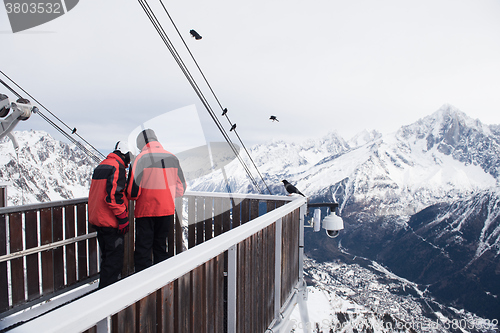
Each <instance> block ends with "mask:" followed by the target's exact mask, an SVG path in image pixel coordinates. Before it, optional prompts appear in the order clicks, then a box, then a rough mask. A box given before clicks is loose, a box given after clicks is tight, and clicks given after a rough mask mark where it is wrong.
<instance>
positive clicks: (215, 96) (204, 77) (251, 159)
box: [159, 0, 272, 194]
mask: <svg viewBox="0 0 500 333" xmlns="http://www.w3.org/2000/svg"><path fill="white" fill-rule="evenodd" d="M159 2H160V4H161V5H162V7H163V10H164V11H165V13H166V14H167V16H168V18H169V19H170V22H171V23H172V25H173V26H174V28H175V30H176V31H177V34H178V35H179V37H180V39H181V40H182V43H183V44H184V46H185V47H186V49H187V51H188V53H189V55H190V56H191V59H193V62H194V63H195V65H196V67H197V68H198V71H199V72H200V74H201V76H202V77H203V79H204V80H205V83H206V84H207V86H208V88H209V89H210V91H211V92H212V95H213V96H214V98H215V100H216V101H217V103H218V104H219V107H220V109H221V110H222V111H225V110H224V107H223V106H222V104H221V102H220V101H219V98H217V95H216V94H215V92H214V90H213V89H212V86H211V85H210V83H209V82H208V80H207V78H206V76H205V74H204V73H203V71H202V70H201V68H200V66H199V65H198V62H197V61H196V59H195V58H194V55H193V53H192V52H191V50H190V49H189V47H188V45H187V44H186V41H185V40H184V38H183V37H182V34H181V33H180V31H179V29H177V25H176V24H175V22H174V20H173V19H172V16H170V13H169V12H168V10H167V8H166V7H165V5H164V4H163V1H162V0H159ZM223 115H224V116H225V117H226V119H227V121H228V122H229V126H230V127H231V128H232V127H233V123H232V122H231V120H230V119H229V116H228V115H227V110H226V112H223ZM233 131H234V133H235V134H236V137H237V138H238V140H239V142H240V143H241V146H242V147H243V149H244V150H245V152H246V153H247V155H248V157H249V158H250V161H251V162H252V164H253V166H254V167H255V170H257V173H258V174H259V176H260V179H261V180H262V182H263V183H264V185H265V186H266V188H267V190H268V191H269V194H272V193H271V190H270V189H269V186H267V184H266V181H265V180H264V178H263V177H262V174H261V173H260V171H259V168H257V165H255V162H254V160H253V158H252V156H251V155H250V153H249V152H248V149H247V148H246V146H245V144H244V143H243V140H241V138H240V136H239V134H238V132H237V131H236V128H234V130H233Z"/></svg>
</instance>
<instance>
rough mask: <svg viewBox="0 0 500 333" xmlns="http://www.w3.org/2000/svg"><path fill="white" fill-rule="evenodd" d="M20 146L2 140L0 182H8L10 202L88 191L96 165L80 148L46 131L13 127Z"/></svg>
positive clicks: (80, 194) (72, 195) (51, 198)
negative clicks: (16, 147) (17, 148)
mask: <svg viewBox="0 0 500 333" xmlns="http://www.w3.org/2000/svg"><path fill="white" fill-rule="evenodd" d="M13 134H14V136H15V137H16V139H17V141H18V143H19V150H18V151H17V153H16V151H15V150H14V146H13V144H12V142H11V141H10V139H9V138H7V137H4V138H3V139H2V140H0V182H2V183H4V184H7V200H8V201H7V205H8V206H16V205H22V204H30V203H37V202H46V201H55V200H62V199H71V198H80V197H86V196H87V195H88V189H89V186H90V180H91V176H92V171H93V169H94V167H95V166H96V165H95V164H94V163H93V161H92V160H91V159H89V158H88V157H87V155H85V154H84V153H83V152H82V150H81V149H79V148H76V147H75V146H74V145H69V144H66V143H64V142H60V141H58V140H55V139H54V138H52V137H51V136H50V135H49V134H48V133H46V132H43V131H33V130H31V131H14V132H13Z"/></svg>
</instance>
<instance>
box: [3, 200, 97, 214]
mask: <svg viewBox="0 0 500 333" xmlns="http://www.w3.org/2000/svg"><path fill="white" fill-rule="evenodd" d="M87 201H88V198H87V197H85V198H76V199H68V200H58V201H49V202H42V203H36V204H29V205H22V206H10V207H2V208H0V215H2V214H9V213H17V212H19V211H23V212H24V211H29V210H38V209H44V208H52V207H61V206H66V205H76V204H80V203H86V202H87Z"/></svg>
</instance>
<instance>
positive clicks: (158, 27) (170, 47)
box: [138, 0, 262, 193]
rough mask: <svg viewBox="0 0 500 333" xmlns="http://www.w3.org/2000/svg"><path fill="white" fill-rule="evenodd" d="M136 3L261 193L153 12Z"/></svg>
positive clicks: (141, 3)
mask: <svg viewBox="0 0 500 333" xmlns="http://www.w3.org/2000/svg"><path fill="white" fill-rule="evenodd" d="M138 2H139V4H140V5H141V7H142V8H143V10H144V12H145V13H146V15H147V16H148V18H149V20H150V22H151V24H152V25H153V27H154V28H155V29H156V31H157V33H158V34H159V36H160V38H161V39H162V40H163V42H164V44H165V45H166V46H167V48H168V50H169V51H170V53H171V54H172V56H173V57H174V59H175V61H176V62H177V64H178V66H179V67H180V69H181V71H182V72H183V73H184V75H185V76H186V78H187V80H188V82H189V83H190V85H191V87H192V88H193V89H194V90H195V93H196V94H197V95H198V97H199V98H200V100H201V102H202V104H203V105H204V107H205V108H206V109H207V111H208V113H209V115H210V116H211V117H212V120H213V121H214V122H215V124H216V126H217V127H218V129H219V131H220V132H221V134H222V135H223V137H224V139H225V140H226V142H227V143H228V144H229V146H230V147H231V149H232V150H233V153H234V154H235V156H236V157H237V158H238V160H239V161H240V163H241V164H242V166H243V168H244V169H245V171H246V173H247V175H248V176H249V178H250V179H251V181H252V182H253V184H254V186H255V187H256V188H257V189H258V190H259V192H260V193H262V190H261V189H260V187H259V185H258V183H257V181H256V180H255V178H254V177H253V175H252V173H251V172H250V170H249V169H248V167H247V166H246V164H245V162H244V161H243V160H242V159H241V156H239V154H238V151H237V150H236V148H235V145H234V143H233V142H232V141H231V139H230V138H229V136H228V135H227V133H226V132H225V130H224V128H223V127H222V125H221V124H220V122H219V120H218V119H217V117H216V116H215V113H214V111H213V110H212V108H211V106H210V104H209V103H208V101H207V99H206V98H205V96H204V95H203V92H202V91H201V89H200V88H199V87H198V85H197V84H196V81H195V80H194V78H193V77H192V75H191V73H190V72H189V70H188V68H187V66H186V65H185V64H184V62H183V61H182V58H181V57H180V55H179V54H178V53H177V50H176V49H175V47H174V46H173V44H172V42H171V41H170V39H169V38H168V35H167V34H166V32H165V30H164V29H163V27H162V25H161V23H160V22H159V20H158V18H157V17H156V15H155V14H154V12H153V10H152V9H151V7H150V6H149V4H148V3H147V1H146V0H138Z"/></svg>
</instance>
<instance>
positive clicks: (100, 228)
mask: <svg viewBox="0 0 500 333" xmlns="http://www.w3.org/2000/svg"><path fill="white" fill-rule="evenodd" d="M129 163H130V152H129V151H128V149H126V147H125V144H124V143H122V142H120V141H119V142H118V143H117V144H116V146H115V150H114V151H113V152H112V153H110V154H109V155H108V156H107V157H106V159H105V160H104V161H102V162H101V163H100V164H99V165H98V166H97V168H95V170H94V173H93V175H92V182H91V184H90V191H89V207H88V210H89V223H90V224H92V225H93V226H94V228H95V229H96V230H97V240H98V242H99V248H100V249H101V270H100V279H99V289H101V288H104V287H106V286H108V285H110V284H112V283H114V282H116V281H118V279H119V277H120V274H121V271H122V267H123V251H124V248H123V239H124V237H123V236H124V235H125V234H126V233H127V232H128V230H129V220H128V200H127V198H126V196H125V186H126V183H127V175H126V168H127V167H128V164H129Z"/></svg>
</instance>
